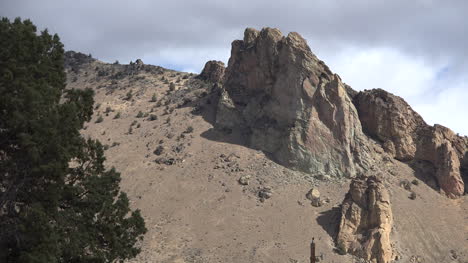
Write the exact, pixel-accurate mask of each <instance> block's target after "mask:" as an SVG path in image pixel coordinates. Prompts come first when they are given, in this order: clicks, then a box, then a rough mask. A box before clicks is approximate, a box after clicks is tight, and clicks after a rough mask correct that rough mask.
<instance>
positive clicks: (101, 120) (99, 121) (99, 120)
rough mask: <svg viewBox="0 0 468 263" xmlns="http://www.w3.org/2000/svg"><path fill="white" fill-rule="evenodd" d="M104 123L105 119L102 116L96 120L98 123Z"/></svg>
mask: <svg viewBox="0 0 468 263" xmlns="http://www.w3.org/2000/svg"><path fill="white" fill-rule="evenodd" d="M103 121H104V118H103V117H102V116H99V117H98V118H97V120H96V123H101V122H103Z"/></svg>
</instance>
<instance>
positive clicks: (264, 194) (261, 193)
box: [258, 187, 273, 202]
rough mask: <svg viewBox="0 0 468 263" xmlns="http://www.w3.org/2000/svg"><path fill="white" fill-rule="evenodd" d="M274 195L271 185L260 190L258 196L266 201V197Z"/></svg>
mask: <svg viewBox="0 0 468 263" xmlns="http://www.w3.org/2000/svg"><path fill="white" fill-rule="evenodd" d="M272 195H273V191H272V190H271V188H269V187H264V188H262V189H260V191H258V197H259V198H260V201H262V202H263V201H264V200H265V199H269V198H270V197H271V196H272Z"/></svg>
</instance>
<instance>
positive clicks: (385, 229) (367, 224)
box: [336, 176, 393, 263]
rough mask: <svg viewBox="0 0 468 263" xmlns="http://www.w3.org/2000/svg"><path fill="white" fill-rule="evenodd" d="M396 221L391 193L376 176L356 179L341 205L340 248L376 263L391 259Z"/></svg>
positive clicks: (338, 238) (338, 243) (338, 241)
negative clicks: (391, 240)
mask: <svg viewBox="0 0 468 263" xmlns="http://www.w3.org/2000/svg"><path fill="white" fill-rule="evenodd" d="M392 224H393V218H392V209H391V206H390V198H389V196H388V192H387V190H386V189H385V187H384V186H383V184H382V182H381V181H380V180H379V179H378V178H377V177H375V176H370V177H364V176H360V177H358V178H355V179H353V181H352V182H351V185H350V188H349V192H348V193H347V194H346V197H345V199H344V201H343V204H342V210H341V221H340V228H339V232H338V236H337V240H336V243H337V247H338V249H339V250H340V251H342V252H345V253H350V254H353V255H356V256H358V257H361V258H364V259H366V260H372V261H374V262H377V263H387V262H390V261H391V259H392V247H391V243H390V232H391V229H392Z"/></svg>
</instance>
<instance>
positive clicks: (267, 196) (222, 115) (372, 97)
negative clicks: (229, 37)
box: [65, 28, 468, 263]
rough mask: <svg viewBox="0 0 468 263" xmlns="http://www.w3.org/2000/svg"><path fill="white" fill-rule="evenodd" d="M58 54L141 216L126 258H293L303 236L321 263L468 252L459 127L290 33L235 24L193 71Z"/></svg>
mask: <svg viewBox="0 0 468 263" xmlns="http://www.w3.org/2000/svg"><path fill="white" fill-rule="evenodd" d="M65 64H66V69H67V73H68V87H69V88H85V87H89V88H92V89H94V90H95V92H96V97H95V99H96V105H95V115H94V117H93V120H92V121H91V122H90V123H88V124H87V126H86V129H85V130H83V134H84V135H85V136H92V137H94V138H97V139H99V140H100V141H101V142H103V143H104V144H105V145H106V156H107V157H108V160H107V165H108V166H115V167H116V168H117V169H118V170H119V171H121V172H122V188H123V190H125V191H126V192H127V193H128V194H129V197H130V199H131V202H132V206H134V207H135V208H140V209H141V210H142V214H143V215H144V217H145V220H146V222H147V227H148V229H149V232H148V233H147V235H146V237H145V240H144V241H143V243H142V247H143V252H142V253H141V255H140V256H139V257H138V258H137V259H135V260H133V261H134V262H220V261H222V262H307V261H308V260H309V257H310V249H309V245H310V241H311V239H312V237H314V238H315V242H316V245H317V247H316V251H317V255H316V256H317V257H318V258H317V259H318V260H321V262H345V263H346V262H367V260H373V261H374V262H379V263H380V262H389V261H390V260H398V261H397V262H438V263H440V262H442V263H445V262H447V263H449V262H450V263H452V262H458V263H460V262H461V263H466V262H467V254H468V252H467V248H466V236H467V235H468V228H467V227H466V223H465V222H466V214H467V212H468V205H467V202H466V198H467V197H466V195H463V191H464V189H463V187H464V181H463V175H466V171H467V165H466V164H467V161H468V157H467V154H466V148H467V146H466V145H467V142H466V138H464V137H460V136H457V135H455V134H454V133H453V132H451V131H450V130H449V129H447V128H443V127H441V126H438V125H436V126H434V127H432V126H429V125H427V124H425V123H424V121H423V120H422V118H421V117H420V116H419V115H417V113H415V112H414V111H412V110H411V108H410V107H409V106H408V104H406V102H404V100H403V99H401V98H398V97H396V96H394V95H392V94H389V93H387V92H385V91H382V90H372V91H362V92H356V91H354V90H352V89H351V88H350V87H349V86H347V85H346V84H345V83H343V82H342V80H341V79H340V78H339V76H338V75H336V74H333V73H332V72H331V71H330V69H328V67H327V66H326V65H325V64H324V63H323V62H322V61H320V60H319V59H318V58H317V57H316V56H315V55H313V53H312V52H311V51H310V49H309V47H308V46H307V44H306V42H305V40H304V39H302V37H300V36H299V35H298V34H297V33H290V34H289V35H288V36H283V35H282V34H281V32H279V31H278V30H276V29H269V28H266V29H263V30H262V31H256V30H253V29H247V30H246V32H245V36H244V40H236V41H234V42H233V49H232V55H231V59H230V60H229V63H228V65H227V68H225V67H224V65H223V64H222V63H221V62H216V61H210V62H208V63H207V65H206V66H205V68H204V69H203V72H202V73H201V74H200V75H198V76H196V75H194V74H189V73H183V72H177V71H173V70H168V69H164V68H162V67H158V66H152V65H147V64H144V63H143V62H142V61H141V60H137V61H136V62H135V63H133V62H132V63H130V64H128V65H120V64H106V63H103V62H100V61H98V60H95V59H93V58H91V57H88V56H86V55H83V54H80V53H75V52H68V53H67V56H66V63H65ZM362 175H365V176H367V175H368V176H369V178H370V179H364V177H361V176H362ZM351 177H357V178H358V179H357V180H355V181H354V183H351V179H349V178H351ZM366 178H367V177H366ZM465 180H466V179H465ZM350 183H351V187H350V190H349V192H350V193H349V194H347V191H348V185H350ZM358 186H359V187H358ZM311 189H313V191H311ZM461 189H463V190H461ZM435 190H436V191H435ZM439 190H442V192H443V193H444V194H440V193H439V192H438V191H439ZM386 192H387V193H388V195H387V193H386ZM308 193H313V195H312V194H308ZM353 193H359V194H358V195H356V194H353ZM445 195H448V196H450V197H453V198H455V199H451V198H447V197H446V196H445ZM375 197H378V198H377V199H376V198H375ZM308 198H309V199H310V200H309V199H308ZM343 200H344V201H343ZM386 200H389V203H387V202H386ZM389 204H391V206H389ZM390 211H391V212H390ZM350 213H351V214H350ZM392 215H393V216H392ZM358 217H359V218H360V220H356V218H358ZM364 218H366V220H363V219H364ZM390 218H393V220H390ZM387 219H388V220H387ZM358 221H359V222H358ZM392 222H393V225H392ZM376 233H379V236H380V237H378V238H377V236H376V235H377V234H376ZM345 244H348V245H345ZM349 244H352V245H349ZM343 248H344V249H343ZM343 251H346V252H348V253H347V254H346V255H341V254H342V253H341V252H343ZM356 256H357V257H356Z"/></svg>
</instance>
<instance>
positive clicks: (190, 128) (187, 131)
mask: <svg viewBox="0 0 468 263" xmlns="http://www.w3.org/2000/svg"><path fill="white" fill-rule="evenodd" d="M192 132H193V127H192V126H188V127H187V129H185V131H184V133H192Z"/></svg>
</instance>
